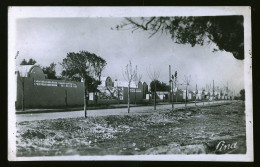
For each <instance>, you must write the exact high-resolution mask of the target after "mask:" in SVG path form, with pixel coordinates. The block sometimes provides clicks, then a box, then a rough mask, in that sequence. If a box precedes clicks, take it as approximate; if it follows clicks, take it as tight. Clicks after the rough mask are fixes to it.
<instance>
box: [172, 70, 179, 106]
mask: <svg viewBox="0 0 260 167" xmlns="http://www.w3.org/2000/svg"><path fill="white" fill-rule="evenodd" d="M174 77H175V81H174V83H175V89H176V92H175V98H176V103H177V91H178V88H177V71H175V74H174ZM172 100H173V99H172Z"/></svg>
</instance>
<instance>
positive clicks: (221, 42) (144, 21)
mask: <svg viewBox="0 0 260 167" xmlns="http://www.w3.org/2000/svg"><path fill="white" fill-rule="evenodd" d="M243 21H244V19H243V16H203V17H201V16H200V17H194V16H189V17H186V16H185V17H180V16H176V17H150V18H144V17H140V18H128V17H127V18H125V20H124V21H123V22H122V23H121V24H120V25H117V26H116V28H117V29H118V30H120V29H131V30H132V32H134V31H136V30H144V31H149V32H150V37H151V36H153V35H155V34H156V33H159V32H161V33H166V34H170V35H171V38H172V40H173V41H174V42H175V43H178V44H190V45H191V46H192V47H193V46H195V45H196V44H198V45H204V44H210V43H215V44H216V46H217V48H214V49H213V51H218V50H220V51H226V52H230V53H232V54H233V56H234V57H235V58H236V59H239V60H243V59H244V26H243Z"/></svg>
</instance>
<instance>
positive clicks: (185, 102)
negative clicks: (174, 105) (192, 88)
mask: <svg viewBox="0 0 260 167" xmlns="http://www.w3.org/2000/svg"><path fill="white" fill-rule="evenodd" d="M186 108H187V86H186V92H185V110H186Z"/></svg>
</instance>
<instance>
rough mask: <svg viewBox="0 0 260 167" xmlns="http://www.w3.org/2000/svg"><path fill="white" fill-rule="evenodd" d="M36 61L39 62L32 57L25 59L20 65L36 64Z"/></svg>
mask: <svg viewBox="0 0 260 167" xmlns="http://www.w3.org/2000/svg"><path fill="white" fill-rule="evenodd" d="M36 63H37V62H36V61H35V60H34V59H32V58H30V59H29V60H28V61H27V60H25V59H23V60H22V62H21V63H20V65H34V64H36Z"/></svg>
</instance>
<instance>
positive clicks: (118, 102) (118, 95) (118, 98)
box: [117, 86, 120, 104]
mask: <svg viewBox="0 0 260 167" xmlns="http://www.w3.org/2000/svg"><path fill="white" fill-rule="evenodd" d="M117 100H118V104H119V101H120V98H119V89H118V86H117Z"/></svg>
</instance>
